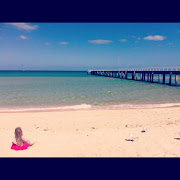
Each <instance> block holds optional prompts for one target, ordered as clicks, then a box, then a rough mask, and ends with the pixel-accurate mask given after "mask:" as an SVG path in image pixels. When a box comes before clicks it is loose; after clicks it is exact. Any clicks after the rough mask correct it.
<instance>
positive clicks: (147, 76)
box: [147, 73, 149, 81]
mask: <svg viewBox="0 0 180 180" xmlns="http://www.w3.org/2000/svg"><path fill="white" fill-rule="evenodd" d="M147 81H149V73H147Z"/></svg>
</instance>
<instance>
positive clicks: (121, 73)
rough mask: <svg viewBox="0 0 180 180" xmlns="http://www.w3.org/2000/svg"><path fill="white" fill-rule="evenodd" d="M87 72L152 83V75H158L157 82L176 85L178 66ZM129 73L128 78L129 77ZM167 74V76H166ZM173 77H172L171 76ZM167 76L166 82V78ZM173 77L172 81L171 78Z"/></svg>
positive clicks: (179, 70) (179, 73)
mask: <svg viewBox="0 0 180 180" xmlns="http://www.w3.org/2000/svg"><path fill="white" fill-rule="evenodd" d="M87 73H88V74H91V75H98V76H106V77H113V78H120V79H131V80H137V81H138V80H139V81H146V82H151V83H154V82H155V81H154V75H157V76H158V81H157V82H158V83H162V84H167V85H178V75H180V67H153V68H125V69H111V70H88V71H87ZM129 75H130V78H129ZM167 76H168V77H167ZM172 77H174V78H172ZM167 78H168V83H166V80H167ZM173 79H174V82H172V80H173Z"/></svg>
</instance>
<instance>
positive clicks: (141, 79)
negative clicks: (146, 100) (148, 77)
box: [141, 73, 143, 81]
mask: <svg viewBox="0 0 180 180" xmlns="http://www.w3.org/2000/svg"><path fill="white" fill-rule="evenodd" d="M142 80H143V79H142V73H141V81H142Z"/></svg>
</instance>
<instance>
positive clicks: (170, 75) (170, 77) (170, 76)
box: [169, 72, 172, 85]
mask: <svg viewBox="0 0 180 180" xmlns="http://www.w3.org/2000/svg"><path fill="white" fill-rule="evenodd" d="M171 79H172V72H170V74H169V85H171Z"/></svg>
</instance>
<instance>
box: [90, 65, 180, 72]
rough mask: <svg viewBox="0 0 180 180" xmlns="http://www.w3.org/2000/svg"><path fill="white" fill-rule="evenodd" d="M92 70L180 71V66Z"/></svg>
mask: <svg viewBox="0 0 180 180" xmlns="http://www.w3.org/2000/svg"><path fill="white" fill-rule="evenodd" d="M90 71H180V66H177V67H145V68H119V69H96V70H91V69H89V70H88V72H90Z"/></svg>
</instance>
